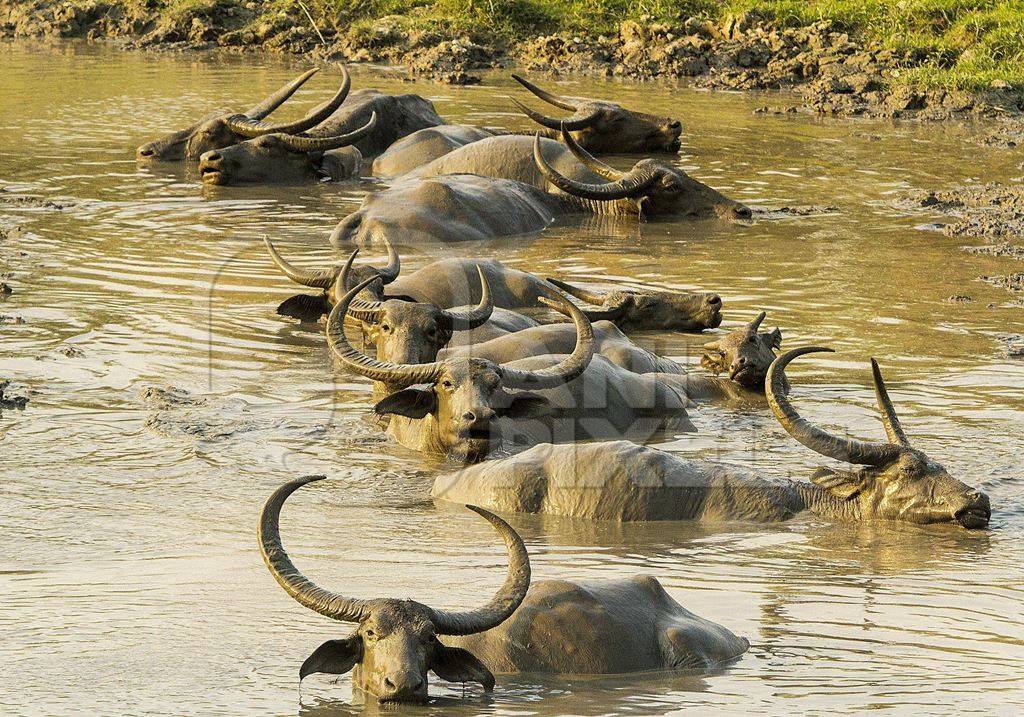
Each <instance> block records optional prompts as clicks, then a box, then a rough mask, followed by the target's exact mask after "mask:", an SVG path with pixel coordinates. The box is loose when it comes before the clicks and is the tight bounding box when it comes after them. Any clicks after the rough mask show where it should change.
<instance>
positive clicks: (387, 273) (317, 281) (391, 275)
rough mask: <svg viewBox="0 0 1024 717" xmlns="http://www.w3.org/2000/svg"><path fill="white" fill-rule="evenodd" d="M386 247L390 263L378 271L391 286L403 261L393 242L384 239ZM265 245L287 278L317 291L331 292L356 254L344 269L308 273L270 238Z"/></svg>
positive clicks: (318, 270)
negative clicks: (293, 262)
mask: <svg viewBox="0 0 1024 717" xmlns="http://www.w3.org/2000/svg"><path fill="white" fill-rule="evenodd" d="M383 241H384V246H386V247H387V250H388V263H387V266H385V267H384V268H383V269H376V270H375V271H376V272H377V276H378V278H379V279H380V281H381V283H383V284H390V283H392V282H393V281H394V280H395V279H397V278H398V275H399V273H400V272H401V271H402V260H401V259H400V258H399V256H398V252H397V251H395V248H394V247H393V246H392V245H391V242H389V241H388V240H387V238H386V237H384V239H383ZM263 243H264V244H265V245H266V247H267V252H268V253H269V254H270V258H271V260H273V262H274V264H276V265H277V268H278V269H280V270H281V271H282V272H283V273H284V275H285V276H287V277H288V278H289V279H291V280H292V281H294V282H295V283H296V284H301V285H302V286H310V287H313V288H316V289H323V290H324V291H328V290H330V288H331V287H332V286H334V284H335V281H336V280H337V279H338V277H339V276H342V275H344V272H345V270H346V269H350V268H351V266H352V261H353V260H354V259H355V254H353V255H352V256H351V257H349V260H348V262H347V263H346V264H345V267H344V268H342V269H339V268H332V269H317V270H314V271H307V270H304V269H299V268H298V267H296V266H295V265H293V264H291V263H290V262H288V261H287V260H286V259H285V258H284V257H283V256H281V254H280V253H278V251H277V249H276V248H275V247H274V245H273V244H272V243H271V241H270V239H269V238H268V237H263Z"/></svg>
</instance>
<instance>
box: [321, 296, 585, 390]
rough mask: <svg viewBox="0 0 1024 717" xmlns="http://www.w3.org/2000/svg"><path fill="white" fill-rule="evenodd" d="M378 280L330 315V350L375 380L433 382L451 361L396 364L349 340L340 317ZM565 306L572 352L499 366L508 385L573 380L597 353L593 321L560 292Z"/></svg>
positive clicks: (402, 383)
mask: <svg viewBox="0 0 1024 717" xmlns="http://www.w3.org/2000/svg"><path fill="white" fill-rule="evenodd" d="M374 281H376V279H373V278H371V279H367V280H366V281H363V282H361V283H359V284H358V285H357V286H355V287H353V288H352V289H351V290H350V291H349V292H348V293H347V294H345V296H344V297H342V299H341V300H340V301H338V302H337V303H336V304H335V305H334V308H333V309H331V313H330V315H329V316H328V317H327V327H326V333H327V343H328V345H329V346H330V347H331V351H332V352H333V353H334V355H335V356H337V357H338V359H340V360H341V361H342V362H343V363H344V364H345V365H346V366H347V367H348V368H349V369H350V370H352V371H354V372H355V373H358V374H359V375H360V376H365V377H366V378H368V379H371V380H373V381H380V382H382V383H386V384H389V385H393V386H402V387H405V386H412V385H415V384H419V383H433V382H434V381H436V380H437V379H438V378H440V376H441V373H442V372H443V371H444V368H445V366H446V365H447V363H448V361H447V360H446V361H434V362H432V363H425V364H395V363H391V362H389V361H378V360H377V359H375V358H370V357H369V356H367V355H366V354H364V353H362V352H361V351H357V350H356V349H355V348H353V347H352V345H351V344H350V343H349V342H348V338H346V336H345V330H344V327H343V325H342V321H341V319H342V318H343V317H344V316H345V314H346V313H347V312H348V310H349V305H350V304H351V303H352V301H353V299H355V297H356V295H357V294H358V293H359V292H360V291H362V290H363V289H365V288H366V287H367V286H369V285H370V284H371V283H373V282H374ZM560 298H561V300H562V301H563V302H564V303H565V304H566V309H567V310H568V311H569V312H570V315H571V316H572V320H573V323H574V324H575V326H576V346H575V347H574V348H573V351H572V353H571V354H570V355H569V356H567V357H566V358H565V359H564V360H562V361H560V362H559V363H558V364H557V365H556V366H552V367H550V368H546V369H539V370H536V371H524V370H520V369H513V368H508V367H506V366H501V367H500V373H501V376H502V381H503V383H504V385H505V386H506V387H508V388H523V389H527V388H531V389H542V388H554V387H556V386H560V385H562V384H564V383H566V382H568V381H571V380H573V379H574V378H576V377H577V376H579V375H580V374H582V373H583V372H584V371H585V370H586V368H587V366H589V365H590V360H591V359H592V358H593V356H594V331H593V329H592V328H591V326H590V321H588V320H587V317H586V316H584V315H583V312H581V311H580V310H579V309H577V308H576V306H575V305H573V304H572V302H570V301H568V300H567V299H565V298H564V297H562V296H561V295H560Z"/></svg>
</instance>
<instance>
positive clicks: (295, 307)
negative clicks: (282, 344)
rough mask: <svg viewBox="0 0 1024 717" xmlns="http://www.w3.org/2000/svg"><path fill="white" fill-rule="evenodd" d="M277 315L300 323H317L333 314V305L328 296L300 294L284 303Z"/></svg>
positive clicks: (278, 309) (278, 308) (279, 307)
mask: <svg viewBox="0 0 1024 717" xmlns="http://www.w3.org/2000/svg"><path fill="white" fill-rule="evenodd" d="M277 313H278V314H280V315H281V316H290V317H291V318H293V319H298V320H299V321H308V322H315V321H319V320H320V317H321V316H323V315H324V314H329V313H331V303H330V302H329V301H328V300H327V295H326V294H317V295H316V296H310V295H309V294H299V295H297V296H293V297H291V298H290V299H285V300H284V301H282V302H281V304H280V305H279V306H278V307H277Z"/></svg>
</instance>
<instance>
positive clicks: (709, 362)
mask: <svg viewBox="0 0 1024 717" xmlns="http://www.w3.org/2000/svg"><path fill="white" fill-rule="evenodd" d="M724 359H725V354H724V353H722V352H721V351H717V350H713V351H712V352H711V353H706V354H704V355H703V356H701V357H700V365H701V366H703V367H704V368H706V369H707V370H708V371H710V372H711V373H722V371H724V370H725V365H724V363H723V361H724Z"/></svg>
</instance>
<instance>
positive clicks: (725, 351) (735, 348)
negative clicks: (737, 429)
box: [700, 311, 782, 391]
mask: <svg viewBox="0 0 1024 717" xmlns="http://www.w3.org/2000/svg"><path fill="white" fill-rule="evenodd" d="M765 316H767V314H765V312H763V311H762V312H761V313H760V314H758V315H757V318H756V319H754V320H753V321H751V322H750V323H749V324H747V325H746V326H745V327H743V328H742V329H736V330H735V331H730V332H729V333H728V334H726V335H725V336H723V337H722V338H720V339H718V340H716V341H712V342H710V343H706V344H704V351H705V353H704V355H703V356H702V357H701V359H700V365H701V366H703V367H704V368H706V369H708V370H709V371H713V372H714V373H723V372H725V373H728V374H729V378H730V380H732V381H735V382H736V383H738V384H740V385H742V386H746V387H747V388H752V389H756V390H759V391H760V390H763V389H764V377H765V376H766V375H768V369H769V367H770V366H771V365H772V362H773V361H774V360H775V352H776V351H777V350H778V349H779V347H780V346H782V331H780V330H779V329H777V328H776V329H775V330H774V331H762V332H758V329H759V328H760V327H761V322H762V321H764V317H765Z"/></svg>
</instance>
